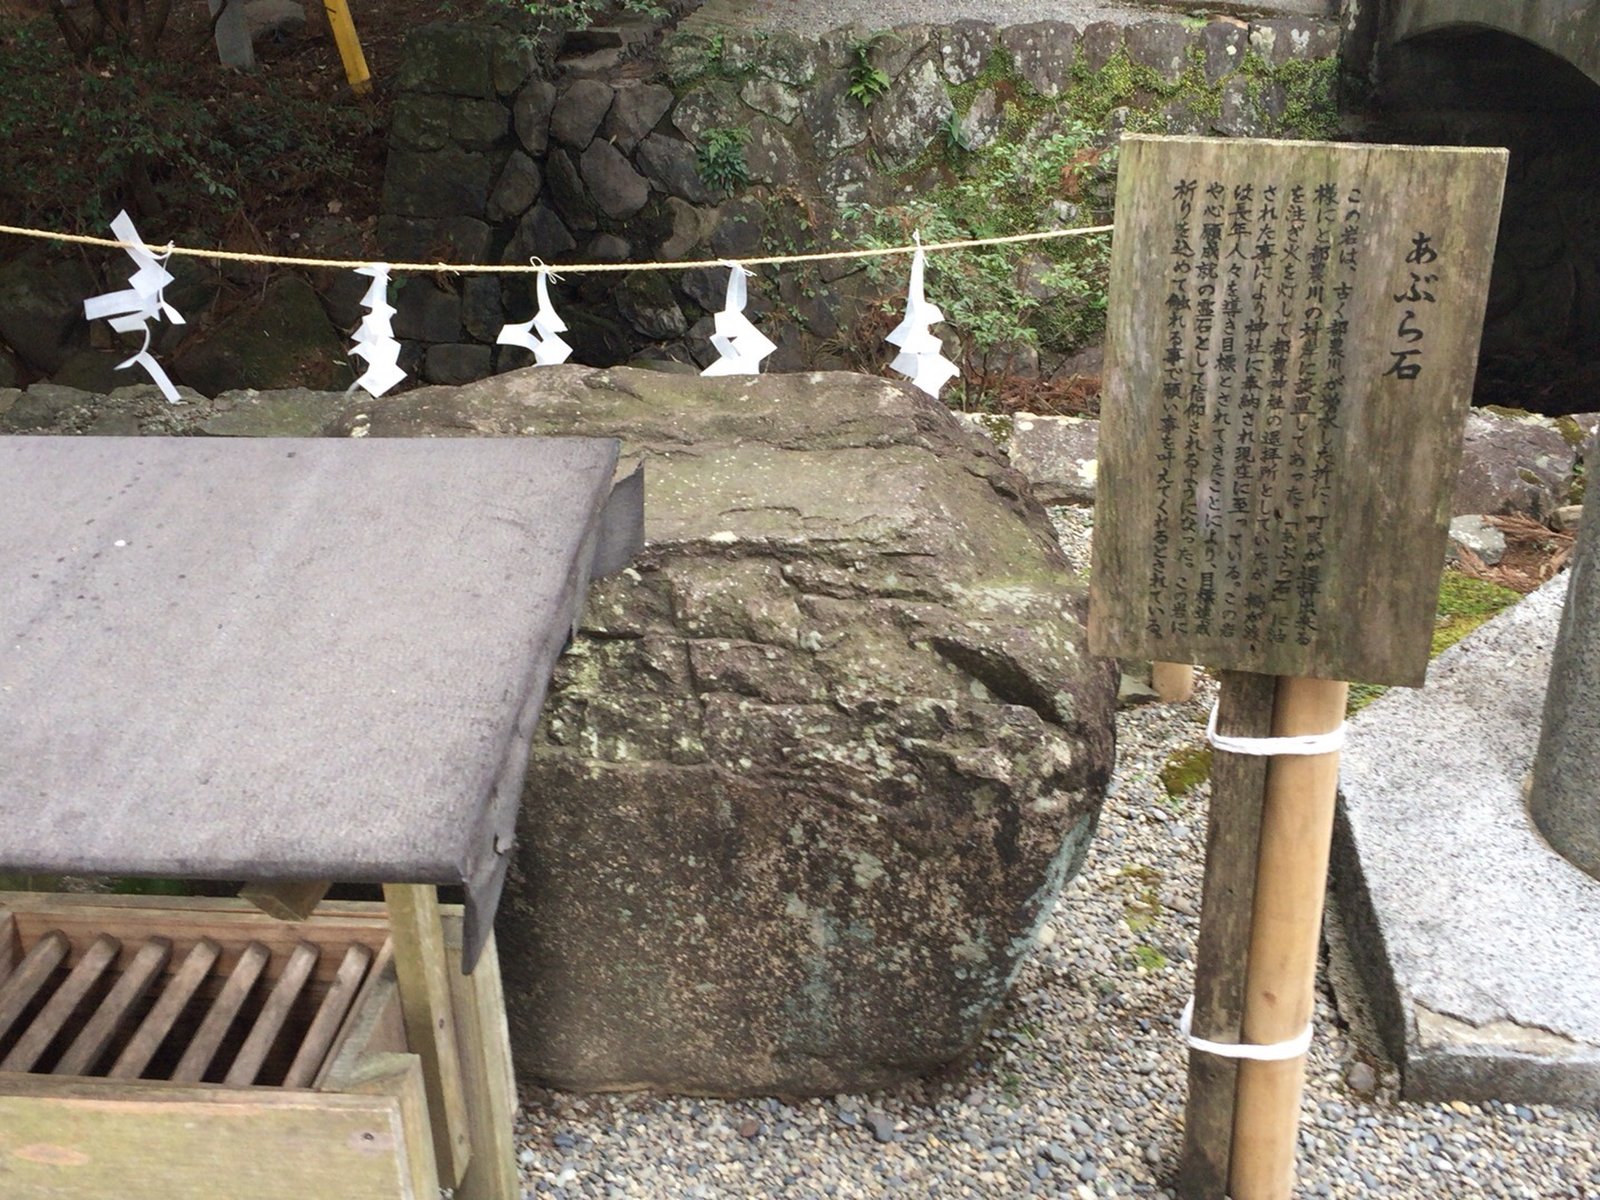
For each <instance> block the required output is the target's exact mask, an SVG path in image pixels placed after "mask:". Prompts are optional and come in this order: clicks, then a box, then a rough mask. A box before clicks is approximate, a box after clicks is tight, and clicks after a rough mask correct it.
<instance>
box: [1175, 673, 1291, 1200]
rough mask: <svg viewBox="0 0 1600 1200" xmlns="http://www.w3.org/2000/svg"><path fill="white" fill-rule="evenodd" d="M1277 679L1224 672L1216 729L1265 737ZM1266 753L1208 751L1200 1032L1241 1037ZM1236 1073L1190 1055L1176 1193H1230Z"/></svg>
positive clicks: (1197, 972)
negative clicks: (1229, 1178) (1229, 1174)
mask: <svg viewBox="0 0 1600 1200" xmlns="http://www.w3.org/2000/svg"><path fill="white" fill-rule="evenodd" d="M1277 685H1278V681H1277V679H1276V677H1274V676H1271V675H1253V674H1249V673H1247V672H1242V671H1229V672H1226V673H1224V674H1223V676H1222V690H1221V695H1220V697H1219V699H1218V703H1217V730H1218V732H1220V733H1223V734H1226V735H1229V736H1231V737H1268V736H1270V735H1271V733H1272V711H1273V698H1274V696H1275V695H1276V693H1277ZM1267 762H1268V760H1267V759H1265V758H1263V757H1261V756H1259V755H1251V754H1229V753H1227V752H1226V751H1220V750H1219V751H1216V752H1214V756H1213V758H1212V763H1211V808H1210V814H1209V816H1208V819H1207V827H1206V874H1205V883H1204V885H1203V888H1202V891H1201V899H1200V933H1199V937H1198V939H1197V940H1196V944H1195V956H1194V961H1195V965H1194V1017H1193V1022H1192V1026H1191V1027H1192V1029H1193V1031H1194V1034H1195V1036H1196V1037H1202V1038H1205V1039H1206V1040H1207V1041H1212V1042H1238V1041H1241V1040H1243V1039H1242V1031H1243V1027H1244V1000H1245V963H1246V951H1247V948H1248V947H1249V944H1250V922H1251V918H1252V915H1253V912H1254V909H1255V894H1256V856H1257V853H1258V849H1259V846H1260V841H1261V805H1262V800H1263V797H1264V794H1265V790H1266V780H1267ZM1238 1076H1239V1064H1238V1062H1237V1061H1236V1060H1234V1059H1231V1058H1222V1057H1220V1056H1217V1055H1214V1054H1198V1053H1193V1052H1191V1053H1190V1054H1189V1096H1188V1100H1187V1102H1186V1104H1185V1107H1184V1116H1183V1156H1182V1159H1181V1161H1180V1163H1179V1167H1178V1179H1177V1184H1178V1195H1179V1196H1181V1197H1182V1198H1183V1200H1223V1198H1224V1196H1226V1194H1227V1190H1228V1166H1229V1159H1230V1156H1231V1149H1232V1145H1233V1119H1234V1088H1235V1084H1236V1082H1237V1080H1238Z"/></svg>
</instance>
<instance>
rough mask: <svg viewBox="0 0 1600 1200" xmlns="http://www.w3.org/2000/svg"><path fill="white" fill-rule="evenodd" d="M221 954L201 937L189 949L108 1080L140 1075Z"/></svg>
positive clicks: (121, 1055)
mask: <svg viewBox="0 0 1600 1200" xmlns="http://www.w3.org/2000/svg"><path fill="white" fill-rule="evenodd" d="M221 953H222V948H221V947H220V946H218V945H217V943H216V942H213V941H212V940H211V939H210V938H204V937H203V938H201V939H200V940H199V941H197V942H195V943H194V945H192V946H191V947H190V948H189V952H188V953H187V954H186V955H184V958H183V963H182V965H181V966H179V967H178V969H177V970H176V971H174V972H173V973H172V976H171V977H170V978H169V979H168V980H167V983H166V986H165V987H163V988H162V989H161V995H160V997H159V998H158V999H157V1000H156V1002H155V1004H154V1005H153V1006H152V1007H151V1009H150V1011H149V1012H148V1013H146V1014H145V1018H144V1020H143V1021H141V1022H139V1028H138V1029H136V1030H134V1033H133V1036H132V1037H131V1038H129V1039H128V1044H127V1045H126V1046H124V1047H123V1048H122V1053H121V1054H119V1055H117V1061H116V1062H115V1063H113V1064H112V1065H111V1070H110V1072H108V1075H109V1077H110V1078H112V1079H137V1078H139V1076H141V1075H143V1074H144V1072H145V1069H146V1068H147V1067H148V1066H149V1065H150V1060H151V1059H152V1058H154V1057H155V1054H156V1051H157V1050H159V1049H160V1048H161V1043H162V1042H164V1041H166V1040H167V1034H169V1033H171V1032H172V1026H173V1024H174V1023H175V1022H176V1021H177V1019H178V1017H179V1016H180V1015H181V1014H182V1013H183V1010H184V1009H185V1008H187V1007H188V1006H189V1001H190V1000H191V999H192V998H193V997H194V994H195V992H196V991H197V990H199V987H200V985H201V984H202V983H204V982H205V978H206V976H207V975H209V974H210V973H211V968H212V967H213V966H214V965H215V964H216V961H217V958H218V956H219V955H220V954H221Z"/></svg>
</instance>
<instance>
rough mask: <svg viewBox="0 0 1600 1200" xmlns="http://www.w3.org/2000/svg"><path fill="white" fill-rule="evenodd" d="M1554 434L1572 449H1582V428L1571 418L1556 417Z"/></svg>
mask: <svg viewBox="0 0 1600 1200" xmlns="http://www.w3.org/2000/svg"><path fill="white" fill-rule="evenodd" d="M1556 432H1557V433H1559V434H1560V435H1561V437H1562V440H1563V441H1565V442H1566V443H1567V445H1569V446H1571V447H1572V448H1573V449H1578V448H1580V447H1582V445H1583V443H1584V435H1583V426H1582V425H1579V424H1578V423H1577V422H1576V421H1574V420H1573V419H1572V418H1571V417H1557V418H1556Z"/></svg>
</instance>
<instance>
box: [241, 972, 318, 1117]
mask: <svg viewBox="0 0 1600 1200" xmlns="http://www.w3.org/2000/svg"><path fill="white" fill-rule="evenodd" d="M319 953H320V951H318V949H317V947H315V946H313V945H312V944H311V943H310V942H301V943H300V944H299V945H298V946H296V947H295V948H294V953H293V954H291V955H290V956H289V961H288V963H287V964H286V965H285V966H284V968H283V972H282V974H280V975H279V976H278V981H277V982H276V983H274V984H273V985H272V991H271V992H270V993H269V994H268V996H267V1002H266V1003H265V1004H263V1005H262V1006H261V1011H260V1012H259V1013H258V1014H257V1015H256V1020H255V1024H254V1025H252V1026H251V1027H250V1033H249V1035H248V1036H246V1038H245V1039H244V1045H242V1046H240V1047H239V1053H238V1054H236V1055H234V1058H233V1062H232V1063H231V1064H229V1066H228V1073H227V1075H225V1076H224V1077H223V1080H222V1082H223V1083H226V1084H228V1085H229V1086H230V1087H249V1086H250V1085H251V1084H253V1083H254V1082H255V1081H256V1076H257V1075H259V1074H260V1073H261V1067H262V1064H263V1063H265V1062H266V1061H267V1054H268V1053H269V1052H270V1051H271V1050H272V1044H273V1043H274V1042H275V1041H277V1040H278V1034H279V1033H281V1032H282V1031H283V1026H284V1022H286V1021H287V1020H288V1019H289V1011H290V1010H291V1009H292V1008H293V1007H294V1002H295V1001H296V1000H297V999H299V998H300V991H301V989H302V988H304V987H305V985H306V980H307V979H308V978H310V976H311V971H312V968H314V967H315V966H316V965H317V957H318V955H319Z"/></svg>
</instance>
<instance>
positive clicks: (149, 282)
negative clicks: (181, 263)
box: [83, 212, 185, 404]
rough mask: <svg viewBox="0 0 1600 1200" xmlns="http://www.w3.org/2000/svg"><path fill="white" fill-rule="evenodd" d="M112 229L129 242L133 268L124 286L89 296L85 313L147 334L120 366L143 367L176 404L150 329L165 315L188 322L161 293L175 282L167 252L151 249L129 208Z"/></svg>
mask: <svg viewBox="0 0 1600 1200" xmlns="http://www.w3.org/2000/svg"><path fill="white" fill-rule="evenodd" d="M111 232H112V233H114V234H116V235H117V240H118V241H119V242H126V243H128V245H127V251H128V257H129V258H131V259H133V263H134V268H135V269H134V272H133V274H132V276H130V277H129V279H128V286H127V287H126V288H125V289H124V290H122V291H120V292H107V293H106V294H105V295H103V296H90V297H89V298H88V299H87V300H85V301H84V302H83V315H84V317H85V319H87V320H90V321H98V320H101V319H102V318H104V319H106V320H107V321H109V323H110V325H111V328H113V329H115V330H116V331H117V332H118V333H142V334H144V345H142V346H140V347H139V350H138V353H136V354H134V355H133V356H132V357H131V358H128V359H125V360H123V361H122V362H119V363H118V364H117V370H119V371H121V370H125V369H126V368H128V367H143V368H144V369H145V373H146V374H148V375H149V376H150V378H151V379H152V380H153V381H154V382H155V385H156V386H157V387H158V388H160V389H161V394H162V395H163V396H165V397H166V398H167V400H168V402H169V403H172V404H177V403H178V399H179V397H178V389H177V388H175V387H173V386H172V380H171V379H169V378H168V377H167V373H166V372H165V371H164V370H162V369H161V364H160V363H158V362H157V361H156V358H155V355H153V354H151V353H150V341H151V338H152V336H153V335H152V334H151V331H150V322H151V321H159V320H160V319H161V318H163V317H165V318H166V319H167V320H169V321H171V322H172V323H173V324H174V325H182V324H184V323H185V322H184V319H183V317H182V315H181V314H180V313H179V312H178V310H177V309H175V308H173V307H172V305H170V304H168V303H167V302H166V301H165V300H164V299H162V297H161V293H162V291H163V289H165V288H166V286H167V284H169V283H171V282H172V275H171V273H170V272H168V271H167V269H166V267H165V266H164V265H163V264H164V263H165V262H166V260H167V255H162V256H160V257H157V256H156V255H155V254H154V253H152V252H151V250H150V247H149V246H146V245H145V243H144V239H143V238H141V237H140V236H139V231H138V230H137V229H135V228H134V226H133V218H131V217H130V216H128V214H127V213H126V212H120V213H118V214H117V217H116V220H114V221H112V222H111ZM169 253H170V251H169Z"/></svg>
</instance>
